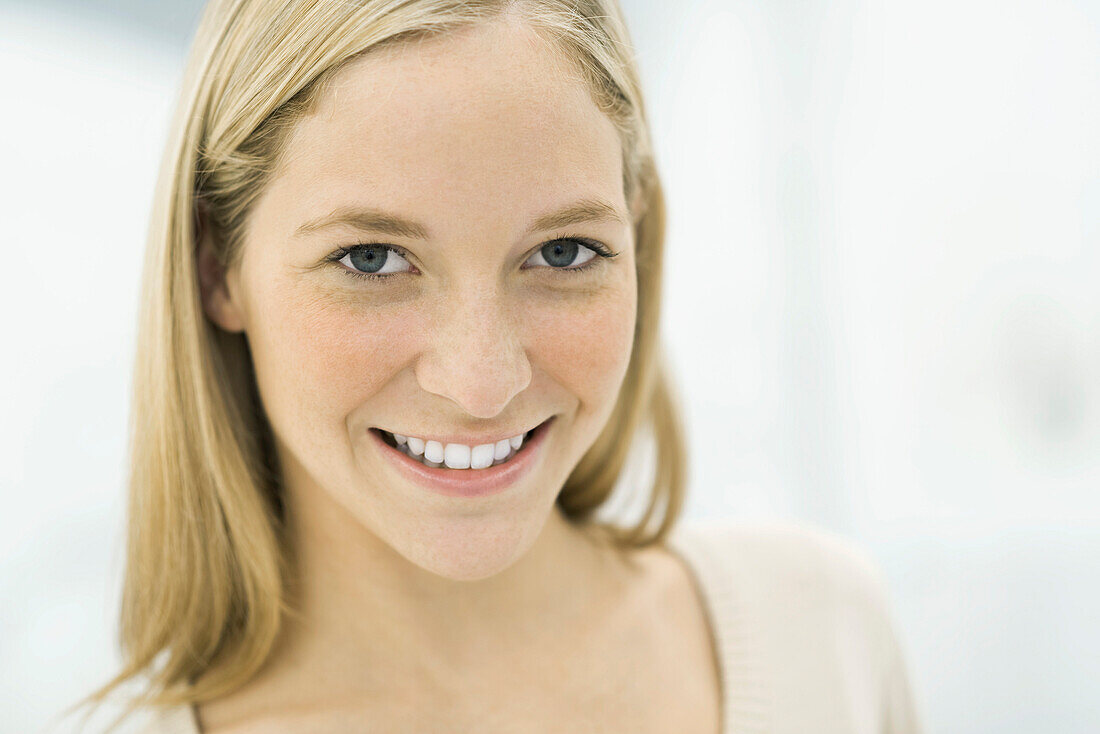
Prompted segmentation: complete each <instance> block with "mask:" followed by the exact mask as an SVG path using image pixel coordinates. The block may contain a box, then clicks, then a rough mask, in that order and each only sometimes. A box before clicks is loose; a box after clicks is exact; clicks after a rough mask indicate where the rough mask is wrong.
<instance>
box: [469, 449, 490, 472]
mask: <svg viewBox="0 0 1100 734" xmlns="http://www.w3.org/2000/svg"><path fill="white" fill-rule="evenodd" d="M492 465H493V444H491V443H483V444H481V445H480V446H474V450H473V451H472V452H470V468H471V469H487V468H488V467H490V466H492Z"/></svg>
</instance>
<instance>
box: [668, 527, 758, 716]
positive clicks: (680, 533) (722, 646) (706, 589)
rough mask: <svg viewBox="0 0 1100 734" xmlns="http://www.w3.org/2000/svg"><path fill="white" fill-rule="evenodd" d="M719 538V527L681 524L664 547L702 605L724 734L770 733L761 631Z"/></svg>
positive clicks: (728, 554)
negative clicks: (716, 675) (715, 669)
mask: <svg viewBox="0 0 1100 734" xmlns="http://www.w3.org/2000/svg"><path fill="white" fill-rule="evenodd" d="M719 533H720V528H719V527H718V526H717V524H708V523H706V522H695V523H691V522H685V521H681V522H680V524H678V525H677V526H675V527H674V528H673V529H672V531H671V532H670V533H669V534H668V535H667V536H666V540H665V544H664V545H665V547H666V548H667V549H668V550H669V551H671V552H672V553H673V554H674V555H675V556H677V557H678V558H679V559H680V561H681V562H682V563H683V565H684V567H685V568H686V569H687V571H688V576H689V577H690V578H691V581H692V583H693V584H694V585H695V590H696V592H697V595H698V596H699V598H700V599H702V603H703V609H704V611H705V613H706V617H707V623H708V625H709V626H710V633H711V640H712V641H713V643H714V645H715V647H716V650H715V652H716V653H717V658H718V662H719V666H718V667H719V676H720V678H721V690H722V702H721V712H722V724H721V732H722V734H765V733H766V732H768V731H770V729H771V727H770V722H769V719H768V713H769V710H770V707H769V705H768V700H769V697H768V693H769V689H768V687H767V685H766V681H765V677H764V675H763V672H764V671H763V667H762V665H761V662H760V661H761V655H760V634H759V629H760V626H759V624H758V623H757V621H756V620H755V619H754V618H753V616H752V612H751V607H750V606H749V605H748V604H747V603H746V601H745V600H744V599H743V598H742V596H741V587H740V585H739V584H738V578H737V576H738V574H737V572H736V568H735V565H734V563H733V560H734V559H733V558H731V557H730V549H729V548H723V547H722V543H721V538H720V537H717V536H718V535H719Z"/></svg>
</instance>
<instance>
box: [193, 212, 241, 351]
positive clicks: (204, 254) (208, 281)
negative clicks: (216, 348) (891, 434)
mask: <svg viewBox="0 0 1100 734" xmlns="http://www.w3.org/2000/svg"><path fill="white" fill-rule="evenodd" d="M214 236H215V234H214V228H213V227H212V226H211V224H210V219H209V215H208V213H207V208H206V204H205V202H201V201H200V202H198V203H197V204H196V207H195V261H196V264H197V267H198V275H199V289H200V291H201V295H202V310H203V312H204V313H205V314H206V317H207V318H208V319H210V320H211V321H213V322H214V323H215V324H217V325H218V326H220V327H221V328H222V329H224V330H225V331H230V332H242V331H244V318H243V314H242V311H241V308H240V305H239V303H238V302H237V301H236V300H235V299H234V297H233V293H232V291H231V290H230V288H229V282H228V274H227V272H226V269H225V268H224V267H223V266H222V264H221V263H220V262H219V261H218V258H217V256H216V255H215V254H214V244H215V243H214Z"/></svg>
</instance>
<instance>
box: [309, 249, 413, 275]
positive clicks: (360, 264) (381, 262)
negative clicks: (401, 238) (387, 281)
mask: <svg viewBox="0 0 1100 734" xmlns="http://www.w3.org/2000/svg"><path fill="white" fill-rule="evenodd" d="M329 259H330V260H332V261H333V262H338V263H340V264H341V265H343V266H344V267H345V268H347V270H345V272H346V273H347V274H348V275H352V276H355V277H357V278H388V277H389V276H391V275H397V274H398V273H402V272H406V273H407V272H411V271H410V270H395V269H394V267H392V266H397V267H400V264H401V262H404V263H405V264H406V265H408V264H409V261H408V260H406V259H405V256H404V255H402V254H401V251H400V250H398V249H397V248H396V247H393V246H392V245H354V246H352V247H348V248H341V249H339V250H337V251H336V252H335V253H333V255H332V256H331V257H330V258H329Z"/></svg>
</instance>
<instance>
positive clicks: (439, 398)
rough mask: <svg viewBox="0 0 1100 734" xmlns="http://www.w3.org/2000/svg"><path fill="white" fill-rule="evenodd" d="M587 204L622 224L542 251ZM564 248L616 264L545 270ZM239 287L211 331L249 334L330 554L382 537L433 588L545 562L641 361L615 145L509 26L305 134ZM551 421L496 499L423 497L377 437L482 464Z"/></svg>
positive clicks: (581, 233)
mask: <svg viewBox="0 0 1100 734" xmlns="http://www.w3.org/2000/svg"><path fill="white" fill-rule="evenodd" d="M581 202H588V206H587V207H583V208H582V209H581V211H582V212H588V213H589V214H593V213H599V212H600V211H602V210H603V209H606V212H605V213H604V216H602V217H592V218H591V219H590V221H578V222H575V223H573V224H568V225H563V224H561V223H560V222H559V223H557V224H555V223H553V222H543V226H542V227H540V228H539V229H535V230H532V229H531V228H532V226H533V225H535V224H536V223H537V222H538V221H539V220H540V219H543V218H545V217H546V215H549V214H553V213H556V212H560V211H562V210H564V209H569V208H571V207H575V206H576V205H577V204H579V203H581ZM593 202H602V204H603V207H602V208H601V206H600V205H598V204H594V203H593ZM370 212H376V213H377V212H385V213H387V214H389V215H391V216H392V217H396V218H400V219H402V220H408V221H409V222H412V223H415V225H412V227H411V228H410V227H405V228H401V227H395V226H390V227H389V228H384V227H383V228H378V227H375V228H371V226H370V220H371V219H372V218H373V219H377V217H372V216H371V215H370ZM414 230H420V231H414ZM567 236H569V237H578V238H586V239H588V240H591V241H594V242H595V243H600V245H602V246H603V247H606V248H607V249H608V250H609V251H610V252H612V253H618V254H617V256H615V257H603V256H600V255H598V254H595V249H592V248H588V247H585V246H580V247H576V248H573V247H571V246H570V243H569V242H565V243H562V242H558V243H557V244H558V245H559V246H558V247H557V248H555V247H554V246H553V245H551V246H549V247H545V245H547V244H548V243H553V242H554V241H555V240H559V239H560V238H563V237H567ZM363 244H368V245H369V244H373V245H385V246H388V247H392V248H393V250H388V249H386V248H385V247H380V246H376V247H359V248H358V249H353V248H355V247H356V246H357V245H363ZM357 273H359V275H357ZM362 273H374V274H376V275H380V276H382V277H379V278H375V279H370V278H366V277H362V275H361V274H362ZM226 283H227V290H226V294H227V295H226V296H225V297H224V299H223V301H222V302H221V305H220V306H217V307H215V308H214V309H213V312H214V314H215V316H214V317H215V320H217V321H218V322H219V323H220V324H221V325H222V326H223V327H225V328H229V329H243V330H244V331H245V333H246V334H247V338H248V342H249V345H250V348H251V350H252V355H253V360H254V364H255V369H256V377H257V382H258V387H259V392H260V396H261V399H262V401H263V405H264V408H265V410H266V412H267V415H268V418H269V419H270V422H271V425H272V427H273V430H274V433H275V436H276V443H277V450H278V454H279V461H280V465H281V467H282V470H283V472H284V477H285V481H286V487H287V491H288V492H289V493H291V494H293V495H294V496H293V497H292V498H290V501H291V506H292V507H293V506H295V505H296V506H299V507H301V506H303V505H307V504H311V503H313V504H316V503H322V504H326V505H329V506H331V507H334V508H337V512H336V515H335V516H337V517H339V521H338V522H336V523H335V524H334V525H333V527H331V528H326V529H325V530H324V531H322V532H329V533H338V532H345V531H346V530H347V529H348V528H354V527H356V526H358V527H361V528H366V529H368V530H369V531H371V533H373V534H374V535H375V536H377V537H378V538H380V539H382V540H383V541H384V542H385V543H387V544H388V545H389V546H391V547H392V548H394V549H395V550H396V551H397V552H399V553H400V554H401V555H403V556H405V557H406V558H407V559H409V560H411V561H412V562H414V563H416V564H418V565H420V566H421V567H423V568H426V569H428V570H431V571H433V572H435V573H437V574H440V575H444V576H448V577H452V578H456V579H458V578H463V579H473V578H481V577H485V576H489V575H491V574H493V573H496V572H497V571H499V570H501V569H503V568H505V567H507V566H508V565H510V564H511V563H512V562H513V561H515V560H516V559H517V558H518V557H519V556H520V555H521V554H522V553H523V552H524V551H525V550H526V549H527V548H529V547H530V546H531V545H532V544H533V543H534V541H535V540H536V539H537V537H538V535H539V533H540V531H541V529H542V528H543V526H544V524H545V523H546V521H547V519H548V517H549V516H550V513H551V511H552V510H553V506H554V502H555V498H556V496H557V494H558V492H559V489H560V488H561V487H562V485H563V483H564V481H565V479H566V478H567V476H568V475H569V473H570V471H571V470H572V468H573V467H574V466H575V465H576V463H577V462H578V461H579V460H580V458H581V456H582V455H583V454H584V452H585V451H586V450H587V449H588V448H589V446H591V444H592V443H593V441H594V440H595V438H596V437H597V435H598V434H599V432H600V431H601V429H602V428H603V427H604V425H605V424H606V422H607V419H608V417H609V415H610V412H611V410H612V407H613V406H614V403H615V400H616V398H617V395H618V391H619V388H620V385H621V384H622V380H623V377H624V375H625V372H626V368H627V363H628V361H629V359H630V354H631V348H632V344H633V333H634V323H635V315H636V304H637V291H636V287H637V286H636V279H635V260H634V238H633V229H632V226H631V224H630V222H629V214H628V209H627V205H626V202H625V200H624V192H623V187H622V168H621V161H620V142H619V137H618V135H617V133H616V130H615V128H614V127H613V125H612V123H611V122H610V121H609V120H608V119H607V118H606V117H605V116H604V115H603V114H602V113H601V112H600V111H599V110H598V108H597V107H596V106H595V104H594V103H593V101H592V100H591V99H590V97H589V94H588V92H587V90H586V89H585V87H584V86H583V84H582V82H581V81H580V80H579V79H578V78H577V77H576V74H575V72H573V71H572V69H571V68H570V67H569V66H567V65H566V64H565V62H563V61H562V60H560V59H559V58H558V57H557V56H556V55H555V52H553V51H552V50H551V49H550V48H549V47H548V46H546V45H545V44H544V43H543V42H541V41H540V40H539V38H538V37H537V36H536V35H534V34H533V33H532V32H531V31H530V30H527V29H526V28H525V27H523V26H520V25H517V24H515V23H513V22H511V21H508V20H501V21H498V22H493V23H491V24H487V25H482V26H480V27H477V28H475V29H469V30H466V31H463V32H460V33H458V34H455V35H451V36H448V37H446V38H442V39H434V40H429V41H425V42H423V43H420V44H419V45H414V46H412V47H409V48H405V49H396V48H395V49H389V50H383V51H381V52H379V53H373V54H369V55H367V56H365V57H363V58H362V59H359V60H357V61H355V62H354V63H353V64H352V65H350V66H348V67H347V68H345V69H344V70H342V72H341V73H340V75H339V76H338V77H337V79H336V81H335V83H334V85H333V87H332V88H331V89H330V91H329V92H328V93H327V96H325V97H323V98H322V101H321V104H320V105H319V107H318V109H317V110H316V113H315V114H313V115H312V116H309V117H307V118H306V119H304V120H303V121H302V122H301V123H300V124H299V125H298V126H297V127H296V128H295V130H294V131H293V133H292V135H291V137H290V139H289V141H288V143H287V148H286V150H285V156H284V158H283V159H282V161H281V163H280V168H279V170H278V171H277V173H276V175H275V176H274V177H273V178H272V180H271V181H270V183H269V185H268V186H267V187H266V188H265V190H264V192H263V194H262V196H261V198H260V199H259V200H258V202H257V204H256V205H255V207H254V209H253V211H252V213H251V215H250V220H249V226H248V230H247V233H246V238H245V244H244V249H243V252H242V255H241V259H240V261H239V264H238V265H237V266H236V267H235V268H233V269H232V270H231V271H230V272H229V273H228V274H227V279H226ZM551 417H553V418H554V420H553V421H552V422H551V423H550V424H549V425H548V426H547V429H546V434H545V436H544V437H543V440H542V443H541V444H540V445H539V447H538V451H537V452H535V453H534V460H533V461H532V462H531V466H530V467H529V470H528V471H526V472H525V473H523V474H522V475H521V476H520V477H519V478H517V479H515V480H514V481H512V482H509V483H508V484H507V486H506V487H505V488H504V489H503V491H499V492H496V493H494V494H492V495H489V496H478V497H469V496H448V495H444V494H440V493H437V492H434V491H431V490H430V489H428V488H426V487H425V486H423V485H422V484H419V483H417V482H415V481H413V480H412V479H410V476H409V475H408V474H407V473H406V472H403V471H401V470H400V469H399V466H398V465H397V464H395V463H394V459H395V457H393V456H387V455H386V453H385V452H387V451H393V450H394V449H391V448H389V447H388V446H384V445H383V444H381V443H380V442H379V440H378V439H377V438H376V437H375V435H373V433H374V432H373V431H371V430H370V429H375V428H381V429H383V430H385V431H389V432H393V433H399V434H403V435H406V436H414V437H423V438H431V437H442V438H452V439H455V442H462V438H464V437H465V438H468V439H470V440H468V441H466V443H469V444H483V443H486V442H487V439H502V438H507V437H510V436H514V435H516V434H520V433H524V432H526V431H527V430H529V429H531V428H534V427H535V426H538V425H539V424H541V423H543V422H544V421H546V420H547V419H549V418H551ZM532 446H534V444H532ZM444 468H445V467H444ZM449 471H451V472H455V473H457V472H460V471H465V472H474V471H477V470H474V469H467V470H461V469H452V470H449ZM319 514H320V513H319ZM332 516H333V515H332V513H328V514H327V515H326V517H332ZM349 520H350V521H351V523H350V524H349V522H348V521H349ZM337 526H339V527H340V528H343V530H338V529H337Z"/></svg>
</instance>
